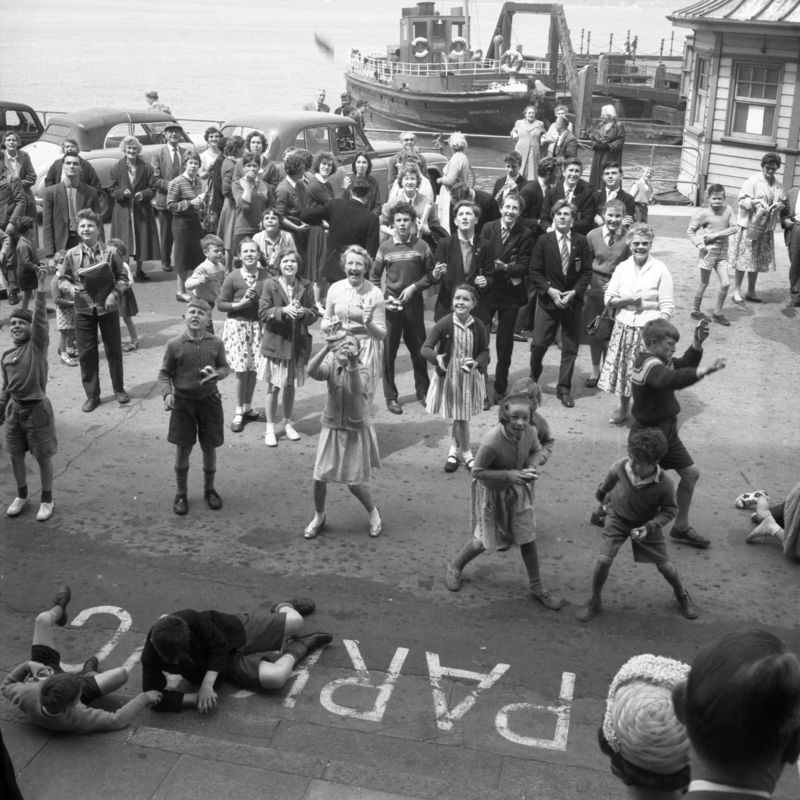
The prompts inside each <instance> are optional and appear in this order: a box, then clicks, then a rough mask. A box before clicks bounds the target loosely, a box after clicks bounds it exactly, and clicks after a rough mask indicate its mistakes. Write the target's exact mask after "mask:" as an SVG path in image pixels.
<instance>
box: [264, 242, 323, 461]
mask: <svg viewBox="0 0 800 800" xmlns="http://www.w3.org/2000/svg"><path fill="white" fill-rule="evenodd" d="M275 266H276V267H277V269H278V270H279V271H280V274H279V276H278V277H277V278H268V279H267V280H265V281H264V285H263V287H262V289H261V299H260V300H259V303H258V318H259V319H260V320H261V322H262V323H263V325H264V336H263V338H262V340H261V355H262V359H261V363H260V364H259V368H258V376H259V378H261V380H263V381H264V382H266V383H267V384H268V386H269V388H268V389H267V402H266V413H267V430H266V433H265V434H264V444H266V445H267V447H277V446H278V439H277V436H276V434H275V422H276V417H277V414H278V395H279V394H280V392H281V389H283V431H284V434H285V436H286V438H287V439H288V440H289V441H291V442H296V441H298V440H299V439H300V434H298V433H297V431H296V430H295V429H294V423H293V422H292V411H293V409H294V391H295V387H297V386H302V385H303V383H304V382H305V377H306V372H305V368H306V364H307V363H308V359H309V357H310V356H311V334H310V333H309V332H308V328H309V326H310V325H313V324H314V323H315V322H316V321H317V318H318V314H317V312H316V310H315V308H314V292H313V289H312V286H311V283H310V282H309V281H307V280H305V278H301V277H300V276H299V275H298V274H297V273H298V269H299V267H300V256H299V255H298V254H297V251H296V250H295V249H294V247H291V248H286V249H284V250H280V251H279V252H278V254H277V257H276V258H275Z"/></svg>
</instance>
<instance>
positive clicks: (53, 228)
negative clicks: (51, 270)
mask: <svg viewBox="0 0 800 800" xmlns="http://www.w3.org/2000/svg"><path fill="white" fill-rule="evenodd" d="M42 201H43V202H42V222H43V223H44V254H45V256H47V257H48V258H50V257H51V256H53V255H54V254H55V253H56V251H58V250H64V249H65V248H66V246H67V239H68V238H69V201H68V199H67V187H66V186H65V185H64V183H57V184H55V185H54V186H48V187H47V188H46V189H45V190H44V197H43V198H42ZM84 208H90V209H91V210H92V211H94V212H95V213H97V214H99V213H100V198H99V197H98V195H97V192H96V191H95V190H94V189H93V188H92V187H91V186H89V185H88V184H86V183H83V182H79V183H78V185H77V186H76V187H75V213H76V214H77V212H78V211H81V210H82V209H84ZM101 231H102V229H101ZM112 235H114V234H112Z"/></svg>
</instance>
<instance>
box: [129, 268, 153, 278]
mask: <svg viewBox="0 0 800 800" xmlns="http://www.w3.org/2000/svg"><path fill="white" fill-rule="evenodd" d="M133 277H134V279H135V280H137V281H149V280H150V276H149V275H148V274H147V273H146V272H145V271H144V270H143V269H138V270H136V275H134V276H133Z"/></svg>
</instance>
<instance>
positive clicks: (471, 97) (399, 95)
mask: <svg viewBox="0 0 800 800" xmlns="http://www.w3.org/2000/svg"><path fill="white" fill-rule="evenodd" d="M345 82H346V85H347V91H348V92H350V94H351V95H352V96H353V99H354V100H355V101H356V102H359V101H360V102H363V103H367V113H366V115H365V120H364V121H365V123H366V124H368V125H369V126H370V127H374V128H392V129H401V128H405V127H413V128H415V129H418V130H429V131H456V130H458V131H462V132H463V133H484V134H496V135H501V136H502V135H508V132H509V131H510V130H511V128H512V127H513V125H514V122H515V120H518V119H520V118H521V117H522V110H523V109H524V108H525V106H526V105H527V104H528V102H529V97H528V94H527V93H526V94H524V95H520V94H503V93H502V92H453V93H448V94H442V93H433V92H417V91H410V90H402V89H401V90H398V89H395V88H393V87H391V86H386V85H384V84H379V85H377V84H374V83H370V82H369V81H365V80H361V79H359V78H356V77H354V76H352V75H346V76H345Z"/></svg>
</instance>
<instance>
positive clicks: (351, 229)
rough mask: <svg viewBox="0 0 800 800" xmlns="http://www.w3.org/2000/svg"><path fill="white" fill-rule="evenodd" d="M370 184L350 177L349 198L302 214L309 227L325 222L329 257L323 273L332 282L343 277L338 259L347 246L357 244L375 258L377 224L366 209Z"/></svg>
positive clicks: (378, 236) (377, 233)
mask: <svg viewBox="0 0 800 800" xmlns="http://www.w3.org/2000/svg"><path fill="white" fill-rule="evenodd" d="M369 191H370V184H369V183H368V181H366V180H365V179H364V178H353V182H352V183H351V184H350V195H351V196H350V198H336V199H334V200H331V201H330V203H328V204H327V205H326V206H320V207H318V208H314V209H311V210H307V211H303V213H302V214H300V219H301V220H302V221H303V222H308V223H309V224H310V225H319V224H320V222H322V221H323V220H327V222H328V224H329V225H330V228H329V230H328V256H327V258H326V260H325V266H324V268H323V274H324V277H325V279H326V280H327V281H328V282H330V283H333V282H334V281H338V280H341V279H342V278H344V272H342V267H341V265H340V264H339V258H340V257H341V254H342V252H343V251H344V249H345V248H346V247H348V246H349V245H351V244H359V245H361V247H363V248H364V249H365V250H366V251H367V252H368V253H369V254H370V257H371V258H375V253H377V252H378V245H379V244H380V222H379V221H378V218H377V217H376V216H375V214H373V213H372V212H371V211H370V210H369V209H368V208H367V197H368V195H369Z"/></svg>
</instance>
